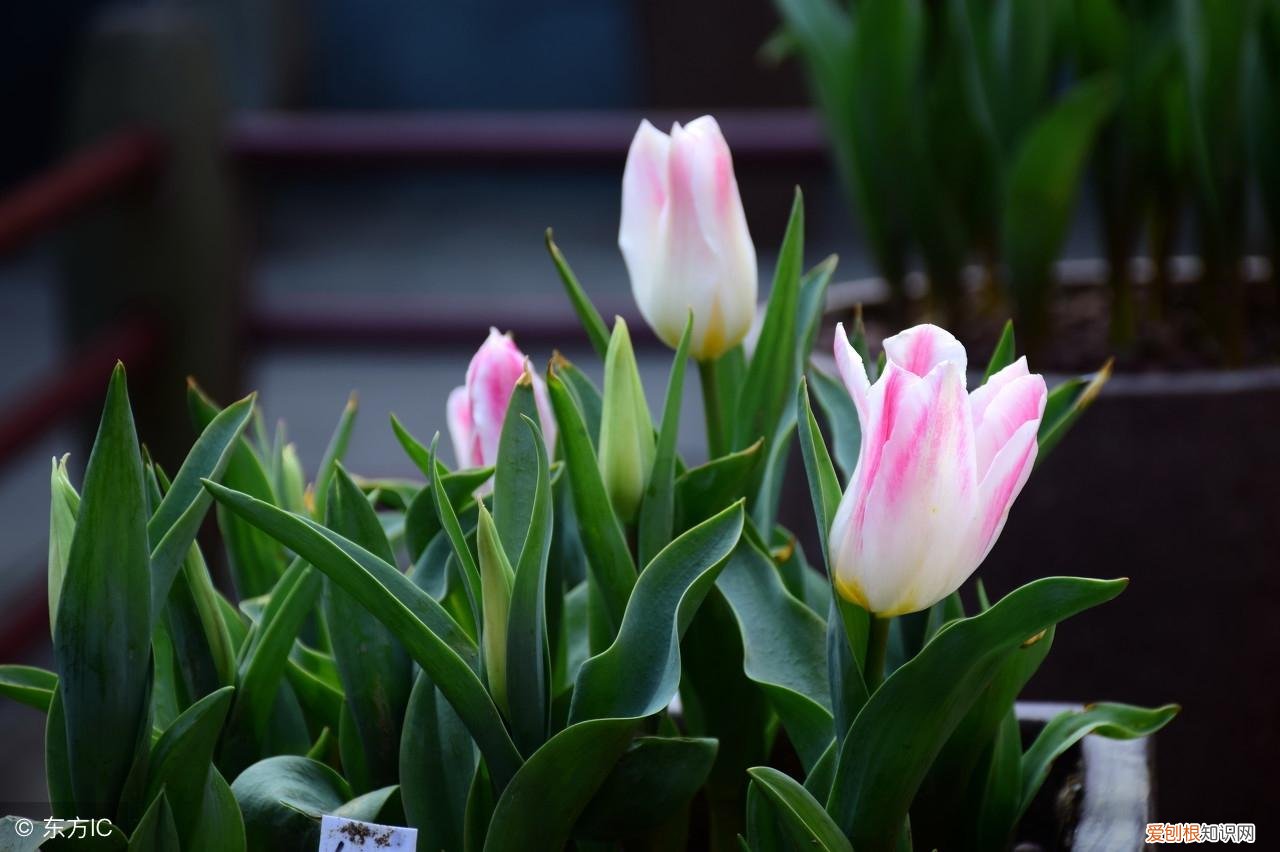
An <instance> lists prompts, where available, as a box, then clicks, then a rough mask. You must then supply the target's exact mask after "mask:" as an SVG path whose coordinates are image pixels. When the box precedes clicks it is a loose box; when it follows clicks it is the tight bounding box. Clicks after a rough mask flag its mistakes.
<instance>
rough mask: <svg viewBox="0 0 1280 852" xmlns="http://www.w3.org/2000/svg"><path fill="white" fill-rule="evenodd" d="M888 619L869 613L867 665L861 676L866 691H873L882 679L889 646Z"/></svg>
mask: <svg viewBox="0 0 1280 852" xmlns="http://www.w3.org/2000/svg"><path fill="white" fill-rule="evenodd" d="M889 621H890V620H889V619H888V618H882V617H881V616H878V615H876V614H875V613H872V614H871V630H870V633H869V635H868V636H867V666H866V671H865V672H864V673H863V677H865V678H866V681H867V692H868V693H871V692H875V691H876V689H878V688H879V686H880V684H881V682H882V681H883V680H884V656H885V651H887V650H888V648H889Z"/></svg>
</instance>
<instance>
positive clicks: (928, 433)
mask: <svg viewBox="0 0 1280 852" xmlns="http://www.w3.org/2000/svg"><path fill="white" fill-rule="evenodd" d="M884 350H885V355H886V357H887V361H886V364H885V370H884V373H883V374H882V375H881V376H880V377H879V379H878V380H877V381H876V383H875V384H874V385H872V384H870V383H868V381H867V373H866V369H865V368H864V366H863V363H862V359H861V358H860V357H859V356H858V353H857V351H856V350H855V349H854V348H853V346H851V345H850V344H849V339H848V337H847V336H846V335H845V331H844V327H843V325H841V326H838V327H837V329H836V344H835V357H836V365H837V367H838V369H839V372H840V377H841V379H842V380H843V382H844V385H845V388H846V389H847V390H848V392H849V395H850V396H851V397H852V398H853V403H854V405H855V407H856V408H857V411H858V419H859V421H860V422H861V425H862V446H861V450H860V452H859V454H858V464H857V468H856V470H855V471H854V474H853V479H852V481H851V482H850V483H849V486H848V488H847V489H846V490H845V492H844V496H843V497H842V498H841V500H840V505H839V508H838V509H837V511H836V516H835V521H834V523H833V524H832V526H831V534H830V536H829V539H828V544H829V548H830V556H831V566H832V571H833V576H834V578H835V585H836V588H837V589H838V590H839V592H840V594H841V595H843V596H844V597H845V598H847V599H849V600H851V601H853V602H854V603H857V604H859V605H860V606H862V607H863V608H865V609H867V610H868V611H870V612H872V613H875V614H877V615H879V616H883V617H888V616H893V615H902V614H904V613H908V612H915V611H917V610H922V609H925V608H927V607H929V606H932V605H933V604H934V603H936V602H937V601H939V600H942V599H943V598H944V597H946V596H947V595H949V594H951V593H952V592H954V591H955V590H956V589H958V588H959V587H960V584H961V583H963V582H964V581H965V580H966V579H968V577H969V575H970V574H972V573H973V572H974V570H975V569H976V568H977V567H978V565H979V564H980V563H981V562H982V560H983V559H984V558H985V557H986V555H987V553H988V552H989V551H990V550H991V547H992V545H994V544H995V541H996V538H997V537H999V535H1000V531H1001V529H1003V527H1004V523H1005V519H1006V518H1007V517H1008V516H1009V507H1010V506H1011V505H1012V504H1013V501H1014V499H1015V498H1016V497H1017V496H1018V493H1019V492H1020V491H1021V490H1022V486H1023V485H1024V484H1025V483H1026V481H1027V477H1028V476H1029V475H1030V473H1031V467H1032V465H1033V464H1034V463H1035V458H1036V450H1037V444H1036V433H1037V432H1038V430H1039V428H1040V418H1041V417H1042V416H1043V415H1044V406H1045V399H1046V396H1047V390H1046V388H1045V383H1044V379H1043V378H1042V377H1041V376H1039V375H1038V374H1035V373H1029V372H1028V371H1027V361H1026V358H1020V359H1018V360H1017V361H1016V362H1014V363H1012V364H1010V365H1009V366H1008V367H1005V368H1004V369H1003V370H1001V371H1000V372H998V373H996V374H995V375H993V376H992V377H991V379H990V380H989V381H988V382H987V383H986V384H985V385H983V386H982V387H980V388H977V389H976V390H974V391H973V392H972V393H968V392H966V389H965V388H966V377H965V369H966V366H967V359H966V356H965V350H964V346H963V345H961V343H960V342H959V341H958V340H956V339H955V338H954V337H952V336H951V334H949V333H948V332H946V331H944V330H943V329H941V328H938V327H936V326H932V325H918V326H916V327H915V328H910V329H907V330H906V331H904V332H902V333H901V334H898V335H895V336H893V337H891V338H889V339H888V340H886V341H885V342H884Z"/></svg>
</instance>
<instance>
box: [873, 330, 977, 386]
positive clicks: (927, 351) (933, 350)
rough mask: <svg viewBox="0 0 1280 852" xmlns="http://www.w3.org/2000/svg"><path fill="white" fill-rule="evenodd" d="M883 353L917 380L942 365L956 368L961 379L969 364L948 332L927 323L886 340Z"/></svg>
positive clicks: (957, 343) (960, 347) (960, 344)
mask: <svg viewBox="0 0 1280 852" xmlns="http://www.w3.org/2000/svg"><path fill="white" fill-rule="evenodd" d="M884 351H885V355H886V356H887V358H888V360H889V361H891V362H892V363H894V364H897V365H898V366H899V367H901V368H902V369H904V370H906V371H907V372H909V373H914V374H915V375H917V376H927V375H928V374H929V372H930V371H931V370H932V369H933V368H934V367H936V366H937V365H938V364H941V363H942V362H943V361H950V362H951V363H953V364H957V365H959V367H960V375H962V376H963V375H964V371H965V370H966V369H967V368H968V364H969V361H968V356H967V355H966V354H965V351H964V345H963V344H962V343H960V341H958V340H956V339H955V337H954V336H953V335H952V334H951V332H949V331H947V330H946V329H943V328H938V326H936V325H929V324H928V323H925V324H923V325H917V326H914V327H912V328H909V329H907V330H906V331H902V332H899V333H898V334H895V335H894V336H893V337H890V338H888V339H886V340H885V342H884Z"/></svg>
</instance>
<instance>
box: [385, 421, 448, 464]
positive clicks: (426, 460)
mask: <svg viewBox="0 0 1280 852" xmlns="http://www.w3.org/2000/svg"><path fill="white" fill-rule="evenodd" d="M391 431H392V432H394V433H395V436H396V440H397V441H399V442H400V446H401V447H403V448H404V452H405V455H407V456H408V457H409V460H410V461H412V462H413V464H414V466H415V467H417V468H418V470H419V471H421V472H422V475H423V476H425V477H426V478H427V479H431V478H432V477H434V476H436V475H437V474H441V475H443V474H445V473H447V472H448V471H446V470H445V469H444V465H442V464H440V463H439V462H437V463H436V465H435V467H434V468H433V467H432V465H431V450H429V449H428V448H427V447H426V446H424V445H423V444H422V442H421V441H419V440H418V439H417V438H415V437H414V436H413V433H412V432H410V431H409V430H408V429H406V428H405V426H404V424H403V423H401V422H400V419H399V418H398V417H396V416H395V415H394V414H392V415H391Z"/></svg>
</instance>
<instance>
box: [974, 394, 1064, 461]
mask: <svg viewBox="0 0 1280 852" xmlns="http://www.w3.org/2000/svg"><path fill="white" fill-rule="evenodd" d="M1048 394H1049V391H1048V388H1047V387H1045V383H1044V377H1043V376H1040V375H1038V374H1036V375H1027V376H1019V377H1017V378H1015V379H1013V380H1012V381H1009V382H1006V383H1004V384H1003V386H1002V387H1000V389H999V390H998V391H997V392H996V394H995V396H994V397H993V398H992V399H991V400H990V401H989V402H987V404H986V405H985V406H984V407H983V410H982V415H981V419H978V415H977V413H976V411H975V414H974V432H975V434H976V436H977V449H978V472H979V475H983V474H985V473H986V472H987V470H988V469H989V468H990V467H991V463H992V460H993V459H994V458H995V456H996V454H997V453H998V452H1000V450H1001V449H1002V448H1003V447H1004V446H1005V444H1007V443H1008V442H1009V439H1010V438H1012V437H1013V435H1014V433H1015V432H1017V431H1018V429H1020V428H1021V427H1022V426H1023V424H1025V423H1031V422H1034V423H1035V424H1036V425H1037V426H1038V425H1039V423H1040V419H1041V417H1043V416H1044V406H1045V400H1046V399H1047V398H1048Z"/></svg>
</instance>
